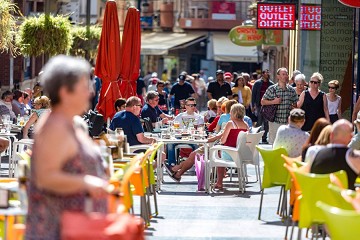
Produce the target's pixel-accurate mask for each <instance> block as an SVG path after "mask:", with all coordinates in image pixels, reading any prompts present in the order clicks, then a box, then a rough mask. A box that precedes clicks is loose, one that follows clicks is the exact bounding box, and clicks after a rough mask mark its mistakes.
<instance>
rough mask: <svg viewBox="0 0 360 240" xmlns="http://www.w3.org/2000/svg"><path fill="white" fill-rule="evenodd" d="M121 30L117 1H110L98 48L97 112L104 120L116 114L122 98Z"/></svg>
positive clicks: (106, 9) (96, 68) (107, 4)
mask: <svg viewBox="0 0 360 240" xmlns="http://www.w3.org/2000/svg"><path fill="white" fill-rule="evenodd" d="M120 63H121V56H120V30H119V20H118V14H117V7H116V2H115V1H111V0H110V1H108V2H107V3H106V7H105V14H104V22H103V26H102V31H101V38H100V43H99V47H98V54H97V59H96V65H95V75H96V76H98V77H99V78H101V80H102V87H101V92H100V98H99V103H98V105H97V110H98V111H99V112H100V113H101V114H103V115H104V118H105V119H107V118H108V117H110V118H112V117H113V116H114V114H115V112H116V111H115V108H114V102H115V100H116V99H118V98H119V97H120V90H119V86H118V81H119V79H120Z"/></svg>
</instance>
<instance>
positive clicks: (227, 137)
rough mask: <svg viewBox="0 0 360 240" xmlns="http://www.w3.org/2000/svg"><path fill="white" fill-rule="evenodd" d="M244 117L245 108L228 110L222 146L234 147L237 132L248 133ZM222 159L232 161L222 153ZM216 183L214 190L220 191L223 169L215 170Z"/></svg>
mask: <svg viewBox="0 0 360 240" xmlns="http://www.w3.org/2000/svg"><path fill="white" fill-rule="evenodd" d="M244 116H245V107H244V106H243V105H242V104H240V103H237V104H234V105H232V106H231V109H230V121H229V122H227V124H226V125H225V128H224V133H223V134H222V136H221V139H220V143H221V144H222V145H224V146H228V147H236V143H237V137H238V135H239V132H242V131H243V132H247V131H249V126H248V124H247V123H246V122H245V121H244ZM221 154H222V158H223V159H225V160H229V161H233V159H232V158H231V157H230V156H229V155H228V154H226V153H225V152H222V153H221ZM217 173H218V174H217V181H216V184H215V188H216V189H219V190H222V189H223V179H224V176H225V174H224V173H225V168H224V167H218V168H217Z"/></svg>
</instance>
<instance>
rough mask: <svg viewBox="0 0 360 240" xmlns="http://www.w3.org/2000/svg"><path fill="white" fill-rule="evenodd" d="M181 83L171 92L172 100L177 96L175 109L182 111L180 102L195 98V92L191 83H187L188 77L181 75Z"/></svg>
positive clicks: (174, 86)
mask: <svg viewBox="0 0 360 240" xmlns="http://www.w3.org/2000/svg"><path fill="white" fill-rule="evenodd" d="M178 79H179V82H177V83H175V84H174V85H173V87H172V88H171V91H170V98H171V97H172V96H175V99H174V108H175V109H180V100H185V99H187V98H189V97H194V95H195V91H194V89H193V87H192V86H191V84H190V83H188V82H186V81H185V80H186V75H185V74H180V75H179V78H178Z"/></svg>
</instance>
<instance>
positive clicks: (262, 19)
mask: <svg viewBox="0 0 360 240" xmlns="http://www.w3.org/2000/svg"><path fill="white" fill-rule="evenodd" d="M295 9H296V7H295V4H274V3H258V4H257V28H260V29H283V30H291V29H295V21H296V18H295Z"/></svg>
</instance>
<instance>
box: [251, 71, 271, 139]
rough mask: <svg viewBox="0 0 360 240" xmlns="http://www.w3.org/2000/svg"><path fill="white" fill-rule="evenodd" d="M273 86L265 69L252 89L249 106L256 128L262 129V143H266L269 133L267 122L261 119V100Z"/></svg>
mask: <svg viewBox="0 0 360 240" xmlns="http://www.w3.org/2000/svg"><path fill="white" fill-rule="evenodd" d="M272 85H274V83H273V82H272V81H271V79H270V72H269V69H265V70H264V71H262V76H261V78H260V79H259V80H256V81H255V83H254V85H253V87H252V96H251V106H252V108H253V109H252V111H253V112H254V113H255V115H256V116H257V118H258V119H257V122H256V127H260V126H262V127H263V129H264V131H265V132H264V135H263V136H262V142H263V143H267V140H266V138H267V134H268V132H269V122H268V121H267V120H266V119H265V118H263V117H262V116H261V114H260V109H261V99H262V97H263V96H264V94H265V92H266V90H267V89H268V88H269V87H270V86H272Z"/></svg>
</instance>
